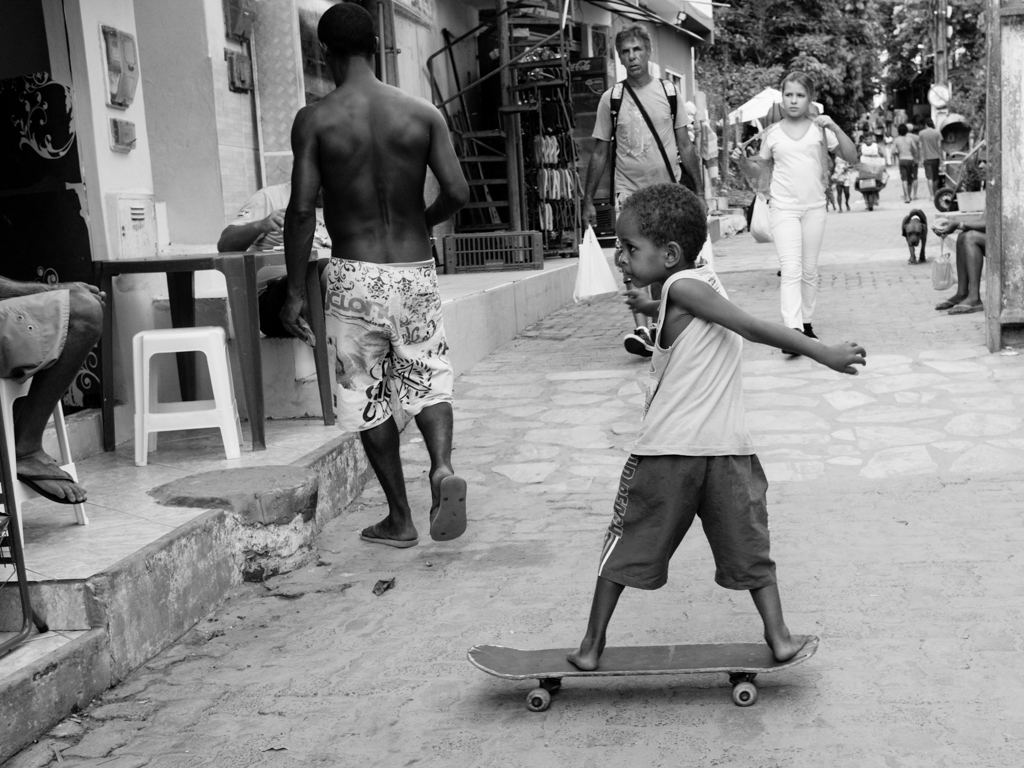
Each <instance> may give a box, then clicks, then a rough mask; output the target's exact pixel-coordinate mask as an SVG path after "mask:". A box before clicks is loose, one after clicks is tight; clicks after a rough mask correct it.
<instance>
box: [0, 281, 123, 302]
mask: <svg viewBox="0 0 1024 768" xmlns="http://www.w3.org/2000/svg"><path fill="white" fill-rule="evenodd" d="M47 291H82V292H83V293H91V294H92V295H93V296H95V297H96V298H97V299H99V300H100V303H101V304H102V303H104V301H105V299H106V298H107V294H105V293H104V292H103V291H101V290H100V289H99V288H97V287H96V286H95V285H91V284H89V283H83V282H81V281H75V282H73V283H22V282H20V281H18V280H8V279H7V278H6V277H0V300H3V299H16V298H18V297H19V296H32V295H33V294H36V293H46V292H47Z"/></svg>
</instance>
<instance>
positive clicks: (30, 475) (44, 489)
mask: <svg viewBox="0 0 1024 768" xmlns="http://www.w3.org/2000/svg"><path fill="white" fill-rule="evenodd" d="M17 467H18V471H17V474H18V479H19V480H21V481H22V482H23V483H25V484H26V485H27V486H29V487H30V488H32V489H33V490H34V491H36V493H38V494H39V495H40V496H43V497H44V498H47V499H50V500H51V501H56V502H57V503H59V504H81V503H82V502H84V501H85V499H86V496H87V494H86V492H85V488H83V487H82V486H80V485H79V484H78V483H76V482H75V481H74V480H73V479H72V478H71V475H69V474H68V473H67V472H65V471H64V470H63V469H61V468H60V466H58V464H57V462H56V461H55V460H54V459H53V457H52V456H50V455H49V454H48V453H46V452H45V451H43V450H42V449H40V450H38V451H34V452H33V453H29V454H26V455H24V456H19V457H18V459H17Z"/></svg>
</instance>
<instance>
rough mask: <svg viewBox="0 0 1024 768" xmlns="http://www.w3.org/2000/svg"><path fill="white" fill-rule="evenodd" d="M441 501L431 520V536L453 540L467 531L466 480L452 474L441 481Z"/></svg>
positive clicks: (434, 538) (436, 538) (441, 539)
mask: <svg viewBox="0 0 1024 768" xmlns="http://www.w3.org/2000/svg"><path fill="white" fill-rule="evenodd" d="M440 493H441V503H440V504H439V505H438V507H437V513H436V514H435V515H434V517H433V519H431V521H430V538H432V539H433V540H434V541H451V540H452V539H457V538H459V536H461V535H462V534H463V533H465V532H466V481H465V480H463V479H462V478H461V477H459V476H458V475H451V476H450V477H446V478H444V480H442V481H441V489H440Z"/></svg>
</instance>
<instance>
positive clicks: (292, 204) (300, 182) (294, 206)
mask: <svg viewBox="0 0 1024 768" xmlns="http://www.w3.org/2000/svg"><path fill="white" fill-rule="evenodd" d="M312 122H313V121H312V109H311V108H310V107H304V108H302V109H300V110H299V113H298V114H297V115H296V116H295V122H294V124H293V125H292V157H293V160H292V196H291V199H290V200H289V201H288V210H287V213H285V217H284V261H285V266H286V267H287V268H288V296H287V298H286V299H285V302H284V307H283V308H282V309H281V323H282V324H283V325H284V327H285V328H286V329H287V330H288V332H289V333H290V334H292V335H293V336H295V337H296V338H299V339H308V338H309V337H310V336H311V335H312V332H311V331H310V330H309V326H308V325H307V324H306V322H305V321H304V320H302V311H303V304H304V303H305V294H306V291H305V284H306V282H305V281H306V262H308V261H309V254H310V251H311V250H312V248H313V235H314V234H315V232H316V198H317V195H318V194H319V193H320V166H319V165H318V163H317V161H318V159H319V158H318V151H317V141H316V134H315V133H314V130H313V125H312Z"/></svg>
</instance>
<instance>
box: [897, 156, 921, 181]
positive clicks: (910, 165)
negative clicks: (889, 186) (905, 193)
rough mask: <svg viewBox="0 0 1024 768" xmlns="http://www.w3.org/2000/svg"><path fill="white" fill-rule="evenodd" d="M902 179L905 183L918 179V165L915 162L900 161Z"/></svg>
mask: <svg viewBox="0 0 1024 768" xmlns="http://www.w3.org/2000/svg"><path fill="white" fill-rule="evenodd" d="M900 178H901V179H902V180H903V181H913V180H914V179H916V178H917V163H915V162H914V161H913V160H900Z"/></svg>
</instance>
